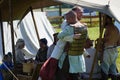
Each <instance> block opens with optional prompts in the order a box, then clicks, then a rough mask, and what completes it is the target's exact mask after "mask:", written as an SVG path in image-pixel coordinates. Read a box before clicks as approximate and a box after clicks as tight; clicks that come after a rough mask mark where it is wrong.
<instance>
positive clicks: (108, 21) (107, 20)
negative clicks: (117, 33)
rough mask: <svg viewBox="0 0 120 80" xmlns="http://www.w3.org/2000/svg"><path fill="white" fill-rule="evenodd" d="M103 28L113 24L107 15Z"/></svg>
mask: <svg viewBox="0 0 120 80" xmlns="http://www.w3.org/2000/svg"><path fill="white" fill-rule="evenodd" d="M104 21H105V26H107V25H111V24H113V22H112V18H111V17H110V16H108V15H105V20H104Z"/></svg>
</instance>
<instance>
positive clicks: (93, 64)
mask: <svg viewBox="0 0 120 80" xmlns="http://www.w3.org/2000/svg"><path fill="white" fill-rule="evenodd" d="M101 17H102V16H101V13H100V14H99V20H100V21H99V22H100V24H99V25H100V35H99V40H98V46H96V52H95V55H94V60H93V63H92V68H91V72H90V77H89V80H92V75H93V70H94V66H95V62H96V59H97V55H98V50H99V48H100V46H99V45H100V42H101V41H102V34H103V30H104V28H103V27H102V26H103V25H102V23H101V22H102V19H101Z"/></svg>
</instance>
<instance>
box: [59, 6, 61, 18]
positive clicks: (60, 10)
mask: <svg viewBox="0 0 120 80" xmlns="http://www.w3.org/2000/svg"><path fill="white" fill-rule="evenodd" d="M59 16H62V6H61V5H59Z"/></svg>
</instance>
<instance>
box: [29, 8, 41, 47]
mask: <svg viewBox="0 0 120 80" xmlns="http://www.w3.org/2000/svg"><path fill="white" fill-rule="evenodd" d="M30 11H31V15H32V19H33V23H34V26H35V30H36V35H37V39H38V43H39V46H40V42H39V40H40V37H39V33H38V30H37V25H36V22H35V18H34V14H33V10H32V7H30Z"/></svg>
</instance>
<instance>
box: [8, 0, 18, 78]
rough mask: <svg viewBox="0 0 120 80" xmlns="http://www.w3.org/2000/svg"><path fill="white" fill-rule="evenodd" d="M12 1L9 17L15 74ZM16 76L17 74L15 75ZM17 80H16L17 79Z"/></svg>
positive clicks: (10, 1)
mask: <svg viewBox="0 0 120 80" xmlns="http://www.w3.org/2000/svg"><path fill="white" fill-rule="evenodd" d="M12 8H13V7H12V0H9V17H10V26H11V43H12V53H13V63H14V71H13V72H14V73H15V72H16V69H15V68H16V58H15V46H14V29H13V9H12ZM15 75H16V74H15ZM15 80H16V79H15Z"/></svg>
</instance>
